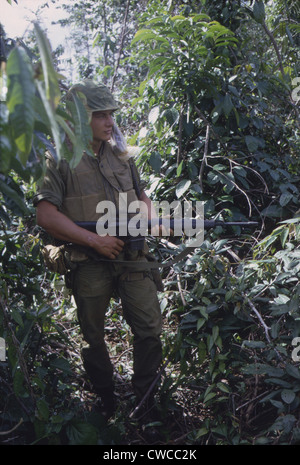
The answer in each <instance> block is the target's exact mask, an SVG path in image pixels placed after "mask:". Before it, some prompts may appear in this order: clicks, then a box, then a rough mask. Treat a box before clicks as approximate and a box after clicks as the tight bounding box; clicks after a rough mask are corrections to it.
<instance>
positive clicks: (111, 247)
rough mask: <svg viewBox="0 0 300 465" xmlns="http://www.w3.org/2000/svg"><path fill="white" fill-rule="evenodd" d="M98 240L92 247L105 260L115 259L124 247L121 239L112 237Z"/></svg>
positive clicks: (102, 237) (101, 237) (100, 237)
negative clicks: (105, 258)
mask: <svg viewBox="0 0 300 465" xmlns="http://www.w3.org/2000/svg"><path fill="white" fill-rule="evenodd" d="M98 237H99V239H98V241H97V243H96V244H95V245H94V249H95V250H96V251H97V252H98V253H99V254H100V255H104V256H105V257H107V258H110V259H112V260H113V259H115V258H116V257H117V256H118V255H119V253H120V252H122V250H123V247H124V242H123V241H121V239H118V238H117V237H113V236H108V235H107V236H98Z"/></svg>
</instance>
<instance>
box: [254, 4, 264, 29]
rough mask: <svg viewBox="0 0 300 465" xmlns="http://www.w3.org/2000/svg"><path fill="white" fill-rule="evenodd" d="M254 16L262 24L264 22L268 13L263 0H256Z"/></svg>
mask: <svg viewBox="0 0 300 465" xmlns="http://www.w3.org/2000/svg"><path fill="white" fill-rule="evenodd" d="M253 16H254V19H255V21H257V22H258V23H261V24H262V23H263V22H264V19H265V17H266V13H265V5H264V2H263V1H262V0H256V2H255V3H254V7H253Z"/></svg>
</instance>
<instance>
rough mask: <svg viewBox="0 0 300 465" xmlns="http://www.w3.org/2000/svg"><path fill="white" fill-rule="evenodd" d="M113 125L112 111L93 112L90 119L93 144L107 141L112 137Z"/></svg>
mask: <svg viewBox="0 0 300 465" xmlns="http://www.w3.org/2000/svg"><path fill="white" fill-rule="evenodd" d="M113 125H114V119H113V111H110V110H107V111H94V112H93V113H92V119H91V128H92V131H93V140H94V143H99V142H103V141H108V140H109V139H110V138H111V135H112V129H113Z"/></svg>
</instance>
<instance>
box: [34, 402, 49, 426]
mask: <svg viewBox="0 0 300 465" xmlns="http://www.w3.org/2000/svg"><path fill="white" fill-rule="evenodd" d="M36 408H37V417H38V418H39V419H40V420H42V421H47V420H48V419H49V405H48V404H47V402H46V401H45V399H38V400H37V403H36Z"/></svg>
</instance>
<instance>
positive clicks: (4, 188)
mask: <svg viewBox="0 0 300 465" xmlns="http://www.w3.org/2000/svg"><path fill="white" fill-rule="evenodd" d="M0 190H1V192H2V193H3V194H5V195H6V196H7V197H9V198H10V199H11V200H12V201H13V202H14V203H15V204H16V205H17V206H18V207H19V208H20V210H21V211H22V212H23V213H24V214H28V213H29V210H28V208H27V206H26V205H25V203H24V202H23V199H22V198H21V197H20V196H19V194H18V193H17V192H16V191H15V190H14V189H12V188H11V187H10V186H8V185H7V184H6V183H5V182H3V181H2V179H0Z"/></svg>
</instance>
